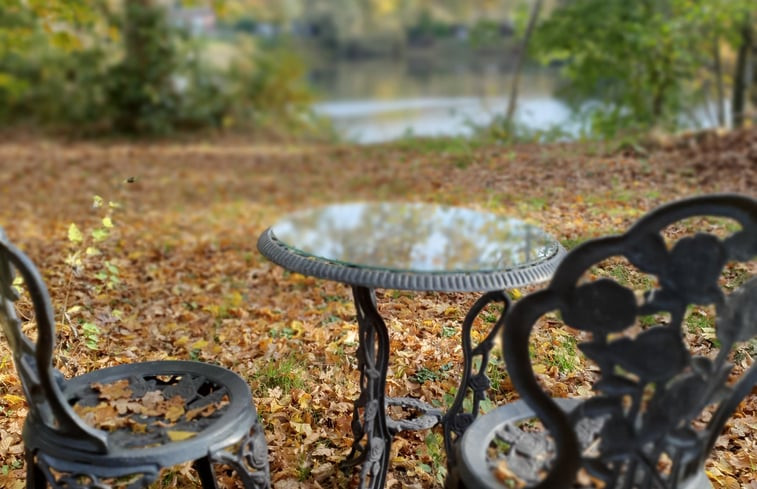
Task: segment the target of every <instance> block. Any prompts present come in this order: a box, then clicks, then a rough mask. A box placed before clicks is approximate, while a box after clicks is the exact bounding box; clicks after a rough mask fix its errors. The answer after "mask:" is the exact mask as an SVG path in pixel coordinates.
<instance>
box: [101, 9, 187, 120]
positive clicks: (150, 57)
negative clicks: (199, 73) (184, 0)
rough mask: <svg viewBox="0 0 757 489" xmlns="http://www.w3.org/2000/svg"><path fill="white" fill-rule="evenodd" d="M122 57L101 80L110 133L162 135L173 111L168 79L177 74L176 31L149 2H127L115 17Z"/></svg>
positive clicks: (174, 97) (172, 90) (174, 103)
mask: <svg viewBox="0 0 757 489" xmlns="http://www.w3.org/2000/svg"><path fill="white" fill-rule="evenodd" d="M120 18H121V19H122V20H121V25H120V27H121V32H122V33H123V36H122V38H123V53H124V54H123V57H122V59H121V61H120V62H118V63H117V64H115V65H114V66H112V67H111V68H110V69H108V71H107V73H106V74H105V85H106V95H107V97H108V103H107V105H108V107H109V108H110V109H111V110H112V111H113V115H112V116H113V122H114V125H115V129H116V130H117V131H119V132H126V133H144V132H151V133H157V132H164V131H166V130H168V129H169V128H170V127H171V123H170V122H169V121H170V120H171V119H172V118H173V117H174V115H173V113H174V112H175V111H176V110H177V108H178V103H179V101H178V97H179V95H178V94H177V93H176V90H175V88H174V84H173V80H172V76H173V75H174V74H175V73H176V70H177V68H178V60H177V54H178V53H177V46H176V36H177V33H176V32H175V29H174V28H173V27H172V26H171V25H170V24H169V23H168V21H167V19H166V10H165V8H164V7H163V6H160V5H157V4H156V2H155V1H154V0H128V1H126V2H125V3H124V5H123V13H122V14H121V15H120Z"/></svg>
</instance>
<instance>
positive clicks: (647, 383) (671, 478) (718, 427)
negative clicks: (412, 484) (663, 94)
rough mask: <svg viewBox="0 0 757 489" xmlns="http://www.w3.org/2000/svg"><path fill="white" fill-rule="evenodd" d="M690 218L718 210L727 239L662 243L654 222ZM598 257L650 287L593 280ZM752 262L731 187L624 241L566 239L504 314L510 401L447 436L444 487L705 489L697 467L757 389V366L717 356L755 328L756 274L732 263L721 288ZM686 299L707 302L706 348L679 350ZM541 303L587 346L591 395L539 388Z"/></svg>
mask: <svg viewBox="0 0 757 489" xmlns="http://www.w3.org/2000/svg"><path fill="white" fill-rule="evenodd" d="M694 216H715V217H716V218H718V219H721V218H728V224H726V225H724V226H721V227H724V228H725V229H728V230H729V232H731V231H732V234H730V235H729V236H727V237H725V238H721V237H717V236H715V235H713V234H709V233H697V234H693V235H692V234H691V233H689V234H687V235H686V236H684V237H681V238H679V239H677V240H676V241H675V243H668V242H666V241H665V239H664V238H663V237H662V234H661V231H662V230H663V229H665V228H666V227H668V226H669V225H671V224H674V223H675V224H676V225H677V228H675V230H676V233H678V232H682V231H683V230H684V229H686V228H688V227H690V226H693V225H694V224H696V223H697V221H686V222H681V221H682V220H684V219H686V218H689V217H694ZM724 222H725V221H724ZM733 224H737V225H733ZM610 257H623V258H625V260H627V262H626V263H627V264H629V265H632V266H633V267H635V268H636V269H637V270H638V271H639V272H641V274H642V275H641V276H643V277H646V280H641V281H640V282H641V284H640V285H644V287H639V288H648V290H646V291H643V293H641V294H639V293H635V292H634V291H632V290H631V289H630V288H629V287H626V286H624V285H621V284H620V283H618V282H617V281H615V280H612V279H610V278H598V279H597V278H595V277H593V276H592V274H593V273H594V272H595V271H594V270H592V267H593V266H594V265H596V264H598V263H600V262H602V261H603V260H605V259H608V258H610ZM755 257H757V200H755V199H754V198H751V197H747V196H739V195H710V196H703V197H696V198H691V199H686V200H682V201H678V202H674V203H671V204H669V205H665V206H663V207H660V208H658V209H656V210H654V211H652V212H651V213H649V214H648V215H646V216H645V217H643V218H642V219H641V220H639V221H638V222H637V223H636V224H635V225H634V226H633V227H631V228H630V230H628V232H626V233H625V234H623V235H620V236H612V237H606V238H601V239H596V240H592V241H589V242H586V243H584V244H582V245H580V246H578V247H576V248H575V249H574V250H572V251H571V252H570V253H569V254H568V255H567V256H566V257H565V259H564V260H563V261H562V263H561V264H560V266H559V267H558V269H557V271H556V272H555V274H554V276H553V278H552V280H551V282H550V284H549V286H548V287H547V288H546V289H544V290H540V291H537V292H535V293H533V294H531V295H529V296H527V297H525V298H523V299H522V300H520V301H519V302H517V303H516V304H515V305H514V306H513V308H512V309H511V310H510V311H509V312H507V313H506V318H505V327H504V330H503V336H502V345H503V352H504V358H505V362H506V365H507V369H508V372H509V375H510V378H511V380H512V383H513V385H514V386H515V388H516V390H517V391H518V393H519V394H520V396H521V400H518V401H515V402H513V403H509V404H506V405H504V406H501V407H499V408H497V409H495V410H493V411H491V412H490V413H487V414H484V415H482V416H479V417H478V418H477V419H476V420H475V421H474V422H473V424H472V425H471V426H470V427H469V428H468V430H467V431H466V432H465V433H464V434H463V436H462V437H461V438H460V439H459V440H458V444H457V447H456V448H457V450H458V451H457V457H456V459H457V465H456V466H455V467H452V468H451V471H450V474H451V476H450V478H449V479H448V485H449V486H458V485H459V486H462V487H469V488H503V487H524V486H527V487H534V488H550V489H561V488H574V487H604V488H608V489H610V488H624V489H625V488H629V489H630V488H654V489H663V488H665V489H670V488H687V489H688V488H709V487H711V485H710V482H709V480H708V479H707V477H706V475H705V473H704V464H705V461H706V459H707V457H708V456H709V453H710V451H711V449H712V447H713V445H714V444H715V441H716V439H717V437H718V436H719V435H720V434H721V432H722V430H723V429H724V427H725V425H726V422H727V421H728V420H729V418H730V417H731V415H732V414H733V412H734V410H735V409H736V408H737V406H738V405H739V403H740V402H741V401H742V400H743V399H744V398H746V397H747V396H749V395H750V394H751V393H752V390H753V388H754V386H755V384H757V365H752V366H751V367H749V368H748V369H747V370H746V371H745V372H743V373H741V375H740V376H739V375H737V374H738V373H739V372H738V371H734V365H733V364H732V363H731V361H732V360H730V361H729V358H731V357H730V355H732V354H734V352H735V350H736V347H737V346H738V345H740V344H741V343H742V342H744V341H749V340H751V341H754V339H755V337H756V336H757V278H755V277H753V276H752V277H748V274H749V273H751V272H750V271H752V272H753V270H754V268H753V267H752V266H751V265H747V266H744V265H743V264H742V265H736V266H739V267H740V268H739V270H740V273H746V274H747V277H742V278H744V279H745V280H743V281H742V280H739V282H740V283H739V284H737V285H738V287H736V288H735V290H733V291H730V292H729V290H728V288H729V287H727V286H726V285H728V283H729V282H728V280H723V270H724V267H726V266H728V267H732V266H734V265H733V264H734V262H742V263H749V262H752V263H754V262H753V260H754V259H755ZM746 278H748V280H746ZM729 280H733V278H730V279H729ZM692 306H696V307H713V306H714V311H716V316H717V319H716V326H715V335H716V337H715V338H712V341H713V342H714V344H718V343H719V347H720V348H719V351H718V353H717V356H712V357H708V356H704V355H697V354H695V353H692V352H691V351H690V350H691V349H690V348H689V347H688V345H687V342H686V341H685V336H686V334H685V328H686V326H685V325H686V324H687V323H686V320H687V318H688V317H689V315H690V314H691V311H692ZM551 311H557V312H558V313H559V315H560V317H561V318H562V320H563V321H564V322H565V323H566V324H567V325H568V326H570V327H572V328H574V329H575V330H578V331H580V332H581V333H580V335H579V341H580V340H586V341H584V342H583V343H580V344H579V345H578V346H579V348H580V350H581V351H582V352H583V354H584V355H585V356H586V357H587V358H588V359H590V360H591V361H592V362H593V363H594V364H595V365H596V367H597V369H596V375H595V382H594V384H593V390H594V395H593V397H589V398H587V399H553V398H551V397H550V396H549V395H548V394H547V393H546V392H545V391H544V389H543V388H542V387H540V384H539V383H538V382H537V378H536V377H535V375H534V370H533V367H532V365H531V359H530V358H529V338H530V335H531V332H532V329H533V327H534V324H535V322H536V321H537V320H538V319H539V318H540V317H541V316H543V315H544V314H546V313H548V312H551ZM589 338H590V339H589ZM742 353H743V351H742ZM705 411H706V412H707V414H703V413H704V412H705ZM534 420H537V421H538V422H534Z"/></svg>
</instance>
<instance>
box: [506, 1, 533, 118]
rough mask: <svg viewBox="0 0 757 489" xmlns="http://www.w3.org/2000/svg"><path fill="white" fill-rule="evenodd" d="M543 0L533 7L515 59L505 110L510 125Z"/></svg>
mask: <svg viewBox="0 0 757 489" xmlns="http://www.w3.org/2000/svg"><path fill="white" fill-rule="evenodd" d="M541 5H542V0H536V1H535V2H534V5H533V7H532V8H531V16H530V17H529V18H528V25H527V26H526V32H525V33H524V34H523V42H522V43H521V47H520V51H519V52H518V57H517V58H516V59H515V72H514V73H513V82H512V85H511V86H510V99H509V100H508V101H507V111H506V112H505V125H508V126H509V125H510V124H511V123H512V121H513V116H514V115H515V108H516V106H517V103H518V85H519V84H520V73H521V71H523V64H524V62H525V60H526V55H527V54H528V43H529V41H530V40H531V34H533V31H534V27H535V26H536V20H537V19H538V18H539V12H540V11H541Z"/></svg>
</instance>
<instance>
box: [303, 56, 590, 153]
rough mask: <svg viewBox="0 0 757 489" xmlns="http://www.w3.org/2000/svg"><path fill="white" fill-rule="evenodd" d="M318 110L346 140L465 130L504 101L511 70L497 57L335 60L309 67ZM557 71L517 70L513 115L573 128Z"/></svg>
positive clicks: (542, 125) (498, 110) (497, 111)
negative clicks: (558, 94)
mask: <svg viewBox="0 0 757 489" xmlns="http://www.w3.org/2000/svg"><path fill="white" fill-rule="evenodd" d="M309 80H310V83H311V85H312V86H313V88H315V89H316V91H317V92H318V93H319V101H318V103H316V104H315V105H314V110H315V112H316V113H317V114H319V115H322V116H325V117H328V118H329V119H331V121H332V123H333V125H334V127H335V129H336V130H337V132H338V133H339V134H340V136H342V137H343V138H345V139H346V140H349V141H354V142H358V143H375V142H381V141H388V140H393V139H398V138H401V137H403V136H407V135H415V136H441V135H469V134H471V133H472V132H473V131H474V128H475V126H481V125H486V124H488V123H490V122H491V121H492V119H493V118H494V117H496V116H501V115H502V114H504V113H505V111H506V108H507V100H508V96H507V95H508V94H509V92H510V86H511V83H512V71H511V69H510V68H508V67H507V66H505V65H503V64H502V63H499V62H498V61H497V60H489V61H484V60H466V59H461V60H460V61H458V62H452V61H450V60H439V59H433V60H428V59H407V58H406V59H398V60H390V59H374V60H362V61H350V60H336V61H332V62H329V63H325V64H320V65H319V66H311V67H310V71H309ZM556 85H557V73H556V71H555V70H550V69H546V68H545V69H528V70H526V71H525V72H524V73H523V74H522V75H521V80H520V85H519V86H520V91H519V98H518V110H517V112H516V121H517V122H518V123H520V124H522V125H524V126H527V127H530V128H533V129H540V130H546V129H549V128H551V127H553V126H558V127H559V128H560V129H561V130H562V131H564V132H567V133H575V132H577V130H578V127H577V125H576V124H575V123H574V122H571V121H570V120H569V118H570V111H569V110H568V107H567V106H566V105H565V104H564V103H563V102H561V101H560V100H559V99H557V98H556V97H555V95H554V92H555V88H556Z"/></svg>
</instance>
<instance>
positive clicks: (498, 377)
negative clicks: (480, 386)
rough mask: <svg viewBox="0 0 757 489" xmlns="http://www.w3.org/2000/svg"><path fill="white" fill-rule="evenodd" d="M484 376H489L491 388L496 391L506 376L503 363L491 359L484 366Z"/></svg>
mask: <svg viewBox="0 0 757 489" xmlns="http://www.w3.org/2000/svg"><path fill="white" fill-rule="evenodd" d="M486 376H487V377H489V382H491V388H492V389H493V390H494V391H495V392H496V391H499V389H500V387H501V386H502V383H503V382H504V381H505V379H506V378H507V370H506V369H505V367H504V365H503V364H501V363H499V362H494V361H492V362H489V365H487V366H486Z"/></svg>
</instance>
